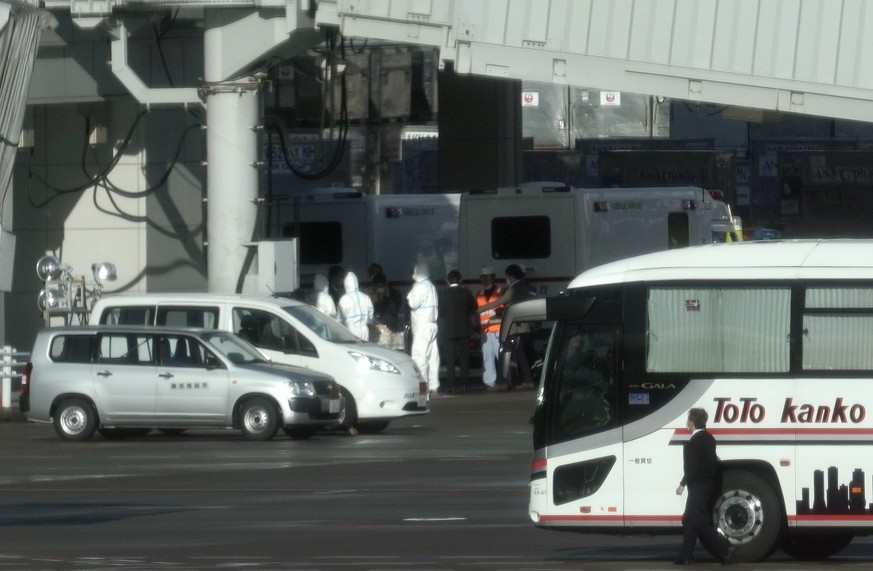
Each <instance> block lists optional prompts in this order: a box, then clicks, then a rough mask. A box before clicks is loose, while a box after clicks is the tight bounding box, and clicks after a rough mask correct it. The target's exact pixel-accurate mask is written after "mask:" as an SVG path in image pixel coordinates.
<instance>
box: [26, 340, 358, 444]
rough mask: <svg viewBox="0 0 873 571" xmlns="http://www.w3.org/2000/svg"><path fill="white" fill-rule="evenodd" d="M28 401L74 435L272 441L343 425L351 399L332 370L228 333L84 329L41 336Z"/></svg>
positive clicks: (29, 370) (37, 417)
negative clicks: (268, 353)
mask: <svg viewBox="0 0 873 571" xmlns="http://www.w3.org/2000/svg"><path fill="white" fill-rule="evenodd" d="M19 403H20V408H21V412H23V413H24V414H25V415H26V416H27V418H28V420H30V421H34V422H47V423H48V422H50V423H52V424H54V427H55V431H56V432H57V433H58V436H60V437H61V438H63V439H64V440H87V439H88V438H90V437H91V435H92V434H93V433H94V431H95V430H97V431H99V432H100V433H101V434H103V435H104V436H106V437H107V438H116V437H122V436H128V435H138V434H145V433H148V432H149V431H150V430H152V429H159V430H161V431H163V432H166V433H179V432H182V431H184V430H186V429H191V428H238V429H240V430H241V431H242V434H243V435H244V436H245V437H246V438H248V439H250V440H269V439H271V438H272V437H273V436H274V435H275V434H276V432H277V431H278V430H279V429H280V428H281V429H283V430H284V431H285V433H286V434H288V435H289V436H291V437H299V438H306V437H308V436H310V435H312V434H313V433H315V431H316V430H318V429H319V428H321V427H323V426H327V425H331V424H334V425H335V424H337V422H338V420H339V419H340V418H341V415H342V411H343V404H344V401H343V398H342V396H341V393H340V388H339V385H338V384H337V383H336V382H335V381H334V380H333V378H332V377H330V376H328V375H324V374H321V373H316V372H314V371H309V370H306V369H302V368H300V367H293V366H288V365H278V364H274V363H272V362H270V361H267V360H266V359H265V358H264V356H263V355H262V354H261V353H260V352H259V351H258V350H257V349H256V348H255V347H253V346H252V345H251V344H249V343H248V342H246V341H245V340H243V339H241V338H239V337H238V336H236V335H234V334H232V333H229V332H226V331H217V330H197V329H183V328H170V327H133V326H131V327H115V326H104V327H99V326H76V327H58V328H47V329H43V330H41V331H40V332H39V333H38V334H37V336H36V341H35V342H34V346H33V351H32V352H31V356H30V362H29V363H28V364H27V366H26V368H25V374H24V376H23V379H22V383H21V397H20V401H19Z"/></svg>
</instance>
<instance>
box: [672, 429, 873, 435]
mask: <svg viewBox="0 0 873 571" xmlns="http://www.w3.org/2000/svg"><path fill="white" fill-rule="evenodd" d="M707 430H708V431H709V433H710V434H712V435H713V436H718V435H719V434H722V435H724V436H731V435H747V434H748V435H767V434H773V435H777V434H778V435H783V434H803V435H810V434H813V435H814V434H843V435H845V434H860V435H873V428H708V429H707ZM689 434H690V432H688V430H686V429H684V428H677V429H675V430H674V431H673V435H674V436H688V435H689Z"/></svg>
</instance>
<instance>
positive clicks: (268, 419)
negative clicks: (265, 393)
mask: <svg viewBox="0 0 873 571" xmlns="http://www.w3.org/2000/svg"><path fill="white" fill-rule="evenodd" d="M239 424H240V430H241V431H242V433H243V436H245V437H246V438H248V439H249V440H270V439H271V438H273V437H274V436H275V435H276V432H277V431H278V430H279V412H278V410H276V406H275V405H274V404H273V403H272V402H270V401H269V400H267V399H265V398H261V397H256V398H253V399H251V400H249V401H247V402H246V403H245V404H243V405H242V409H241V410H240V422H239Z"/></svg>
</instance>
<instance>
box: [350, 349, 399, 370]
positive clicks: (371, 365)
mask: <svg viewBox="0 0 873 571" xmlns="http://www.w3.org/2000/svg"><path fill="white" fill-rule="evenodd" d="M349 355H351V357H352V359H354V360H355V362H356V363H357V364H358V370H362V371H366V370H370V371H379V372H380V373H392V374H394V375H399V374H400V369H398V368H397V367H395V366H394V364H393V363H391V362H390V361H386V360H385V359H379V358H378V357H373V356H372V355H367V354H366V353H361V352H360V351H349Z"/></svg>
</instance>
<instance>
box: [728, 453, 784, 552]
mask: <svg viewBox="0 0 873 571" xmlns="http://www.w3.org/2000/svg"><path fill="white" fill-rule="evenodd" d="M713 518H714V520H715V521H714V523H715V526H716V527H717V528H719V529H721V531H722V532H723V533H724V534H725V536H726V537H727V538H728V539H729V540H730V541H731V543H732V544H734V545H735V546H736V548H737V553H736V555H735V558H734V561H735V562H737V563H740V562H750V561H760V560H762V559H766V558H767V557H768V556H769V555H770V554H771V553H773V551H774V550H775V549H776V547H777V543H778V541H779V537H780V536H781V534H782V525H783V524H782V522H783V516H782V507H781V505H780V503H779V497H778V496H777V495H776V492H774V491H773V488H772V486H770V484H768V483H767V481H766V480H765V479H764V478H762V477H760V476H758V475H757V474H753V473H752V472H745V471H743V470H729V471H727V472H725V474H724V478H723V480H722V486H721V495H720V496H719V497H718V498H717V499H716V501H715V507H714V513H713Z"/></svg>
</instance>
